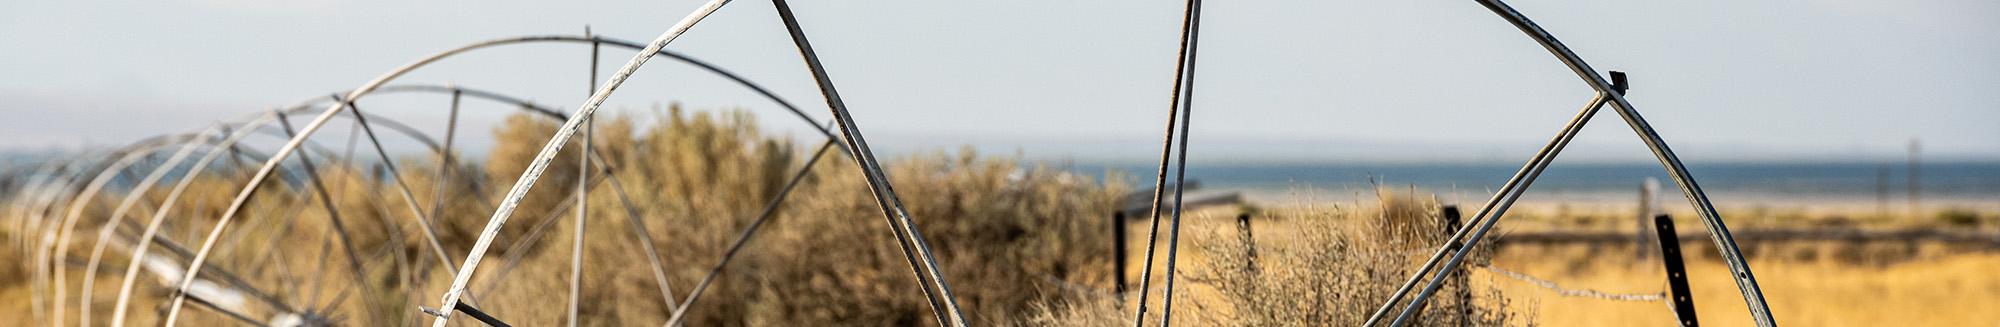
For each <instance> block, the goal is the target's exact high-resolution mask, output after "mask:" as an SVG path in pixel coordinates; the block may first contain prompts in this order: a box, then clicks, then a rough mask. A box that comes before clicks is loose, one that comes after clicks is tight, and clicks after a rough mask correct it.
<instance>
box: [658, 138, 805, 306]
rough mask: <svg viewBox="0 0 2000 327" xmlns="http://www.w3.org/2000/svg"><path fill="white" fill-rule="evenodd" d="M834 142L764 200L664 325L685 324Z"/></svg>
mask: <svg viewBox="0 0 2000 327" xmlns="http://www.w3.org/2000/svg"><path fill="white" fill-rule="evenodd" d="M834 143H836V142H835V141H834V139H827V140H826V143H824V144H820V146H819V150H814V151H813V156H812V159H807V160H806V165H805V166H804V167H799V172H798V173H794V174H792V180H791V181H787V182H785V187H784V188H781V189H778V194H777V195H776V196H773V197H772V198H771V202H770V203H766V204H764V210H763V212H762V213H758V214H757V219H755V220H751V221H750V226H745V227H743V232H742V233H740V234H738V235H737V236H736V243H734V244H730V245H729V250H725V251H723V252H722V259H721V260H718V261H716V263H715V266H714V267H712V268H709V269H708V275H706V276H702V277H701V282H700V283H696V284H695V285H694V288H693V289H691V290H689V291H688V292H689V293H688V297H687V302H682V303H681V305H680V306H679V308H676V309H674V313H673V315H672V316H669V317H668V318H667V323H666V324H665V325H662V326H667V327H672V326H678V325H680V324H681V319H682V318H683V317H685V315H686V314H687V310H688V308H689V307H693V306H694V301H695V300H696V299H699V298H701V294H702V292H703V291H706V290H708V284H709V283H710V282H713V281H715V276H716V275H719V274H721V273H722V268H723V267H725V266H727V265H729V260H730V259H734V258H736V252H737V251H741V250H743V245H745V244H749V243H750V237H751V236H755V235H757V229H758V227H763V226H764V221H766V220H770V218H771V216H772V215H773V214H775V213H777V211H778V204H780V203H784V201H785V198H786V197H787V196H789V195H791V194H792V189H793V188H794V187H797V186H798V185H799V181H802V180H805V178H806V175H807V174H810V173H812V168H813V166H817V165H818V164H819V159H820V158H821V157H823V156H825V155H826V150H827V149H829V148H833V145H834ZM667 300H668V301H672V300H673V299H671V298H669V299H667ZM669 305H671V304H669Z"/></svg>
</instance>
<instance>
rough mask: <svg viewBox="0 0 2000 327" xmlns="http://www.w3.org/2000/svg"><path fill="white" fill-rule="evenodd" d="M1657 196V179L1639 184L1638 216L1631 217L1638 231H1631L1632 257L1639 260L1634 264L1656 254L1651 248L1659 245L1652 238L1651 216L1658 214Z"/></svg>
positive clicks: (1649, 179) (1649, 178)
mask: <svg viewBox="0 0 2000 327" xmlns="http://www.w3.org/2000/svg"><path fill="white" fill-rule="evenodd" d="M1658 194H1660V180H1659V179H1656V178H1652V177H1647V178H1646V182H1644V183H1641V184H1639V214H1638V215H1635V216H1633V220H1634V221H1633V222H1634V223H1635V224H1632V225H1633V227H1636V228H1638V230H1634V231H1632V251H1633V252H1634V257H1635V258H1638V259H1639V260H1637V261H1636V262H1640V263H1642V264H1643V263H1644V262H1646V258H1651V257H1653V253H1654V252H1657V251H1655V250H1657V249H1654V248H1653V246H1655V245H1657V244H1659V239H1658V238H1655V237H1653V233H1652V232H1653V222H1652V218H1653V215H1656V214H1659V212H1660V210H1659V208H1658V207H1659V206H1660V204H1659V200H1660V197H1659V195H1658Z"/></svg>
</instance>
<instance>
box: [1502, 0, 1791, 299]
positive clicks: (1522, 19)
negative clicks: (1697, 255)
mask: <svg viewBox="0 0 2000 327" xmlns="http://www.w3.org/2000/svg"><path fill="white" fill-rule="evenodd" d="M1477 1H1478V2H1479V3H1480V4H1482V5H1485V6H1486V8H1487V9H1490V10H1492V11H1493V13H1495V14H1499V15H1500V16H1501V18H1505V19H1506V20H1507V22H1509V23H1512V24H1513V25H1514V27H1517V28H1519V29H1521V32H1524V33H1527V34H1528V36H1529V37H1530V38H1533V39H1535V42H1537V43H1541V44H1542V47H1543V48H1546V49H1548V50H1549V53H1550V54H1553V55H1555V56H1556V58H1558V59H1561V60H1562V62H1563V63H1564V64H1566V65H1568V66H1569V68H1570V70H1571V71H1572V72H1574V73H1576V75H1577V77H1579V78H1581V79H1583V80H1584V82H1585V83H1588V84H1590V87H1591V88H1592V89H1596V90H1597V92H1598V93H1601V94H1604V95H1607V96H1609V97H1610V99H1611V102H1610V104H1611V107H1612V108H1613V109H1616V110H1617V112H1618V115H1619V116H1621V117H1624V118H1625V123H1626V125H1630V126H1631V127H1632V131H1633V132H1635V133H1638V134H1639V138H1640V141H1642V142H1645V143H1646V147H1647V148H1650V149H1652V150H1653V156H1654V157H1657V158H1658V159H1659V160H1660V164H1661V165H1662V166H1664V167H1665V168H1666V169H1667V173H1669V174H1671V175H1672V177H1673V179H1674V183H1675V184H1679V185H1680V188H1681V193H1682V194H1683V195H1685V196H1687V199H1688V203H1690V204H1693V205H1694V207H1695V211H1696V213H1698V214H1699V216H1700V218H1701V222H1702V225H1705V226H1707V227H1708V233H1709V236H1710V237H1709V240H1711V241H1714V242H1715V248H1716V249H1717V250H1718V251H1720V252H1722V258H1723V263H1724V264H1725V265H1727V266H1729V272H1730V275H1731V276H1732V277H1733V279H1734V280H1735V281H1736V287H1737V291H1738V292H1740V293H1742V295H1743V302H1744V305H1746V306H1748V307H1749V309H1750V316H1751V318H1752V319H1754V320H1756V322H1757V325H1758V326H1760V327H1775V326H1777V322H1776V321H1774V320H1772V319H1771V308H1770V306H1769V305H1767V304H1765V303H1764V292H1763V291H1762V290H1760V289H1758V287H1757V278H1756V277H1755V275H1752V274H1751V272H1750V264H1749V263H1748V262H1745V261H1744V260H1743V253H1742V251H1741V250H1739V249H1737V247H1736V241H1735V240H1734V239H1732V238H1730V236H1729V226H1728V224H1725V223H1723V221H1722V216H1721V215H1720V214H1718V213H1716V210H1715V205H1714V204H1712V203H1710V202H1709V200H1708V195H1707V194H1706V193H1703V192H1702V190H1701V186H1700V185H1699V184H1696V183H1695V179H1694V176H1693V175H1692V174H1690V173H1688V171H1687V167H1686V166H1685V165H1683V164H1682V163H1681V160H1680V158H1679V157H1677V156H1675V155H1674V151H1673V149H1671V148H1668V147H1667V143H1666V141H1665V140H1663V139H1662V138H1661V137H1660V135H1659V133H1658V132H1657V131H1654V130H1653V127H1652V125H1651V124H1648V123H1646V119H1645V118H1643V117H1641V116H1639V111H1638V110H1637V109H1635V108H1634V107H1633V106H1632V103H1631V102H1628V101H1626V100H1625V95H1624V94H1622V93H1621V92H1619V90H1618V88H1616V87H1613V85H1612V84H1611V82H1609V81H1605V80H1604V78H1603V77H1602V76H1599V75H1598V74H1597V71H1596V70H1593V69H1592V68H1590V65H1589V64H1587V63H1584V62H1583V58H1581V57H1578V56H1577V55H1576V53H1575V52H1573V51H1570V50H1569V47H1567V46H1564V45H1563V44H1562V42H1561V41H1557V40H1556V38H1555V36H1554V35H1550V34H1549V32H1548V31H1547V30H1543V29H1542V27H1541V26H1538V25H1535V23H1534V22H1532V21H1529V20H1528V17H1527V16H1525V15H1522V14H1521V13H1520V12H1519V11H1515V10H1514V8H1512V7H1508V6H1507V4H1506V3H1502V2H1500V1H1499V0H1477Z"/></svg>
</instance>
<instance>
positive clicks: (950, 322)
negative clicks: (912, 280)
mask: <svg viewBox="0 0 2000 327" xmlns="http://www.w3.org/2000/svg"><path fill="white" fill-rule="evenodd" d="M771 2H772V4H773V5H774V6H775V7H777V10H778V18H779V19H780V20H782V21H784V23H785V30H786V31H787V32H790V34H791V36H792V43H793V44H795V45H797V46H798V48H799V55H800V57H803V59H805V62H806V68H807V69H809V70H811V71H812V75H813V81H814V82H815V83H816V84H818V85H819V90H820V95H821V96H822V97H824V98H825V99H826V104H827V109H829V110H831V111H832V112H833V117H834V121H835V122H836V123H838V125H839V126H840V133H841V136H842V137H843V138H844V139H845V140H846V142H847V147H848V153H850V154H853V156H854V161H855V162H856V163H857V165H856V166H857V168H859V169H861V172H862V175H863V176H864V177H866V178H865V179H866V180H867V181H868V186H869V187H868V190H869V192H870V193H871V194H873V195H874V196H875V202H876V204H877V205H878V206H880V208H881V209H882V218H883V219H886V220H888V223H889V227H890V229H891V230H892V231H894V232H895V233H894V234H895V235H896V241H897V243H898V245H899V246H901V248H902V250H903V257H904V259H905V260H907V261H908V262H909V264H910V269H911V270H912V271H913V272H914V273H916V275H917V283H918V284H920V285H921V286H922V288H923V290H924V297H925V298H926V299H927V300H929V301H930V305H931V311H932V313H934V314H936V316H937V319H938V324H940V325H944V326H966V323H965V314H964V313H963V312H961V311H960V310H959V308H958V301H957V300H955V299H953V298H952V295H951V287H950V285H948V284H947V283H945V280H944V273H943V272H942V271H940V269H939V268H938V265H937V258H935V257H933V256H932V255H931V250H930V246H929V245H927V244H925V243H924V238H923V235H922V234H920V233H918V231H917V226H916V223H915V222H913V221H911V220H910V215H909V212H908V211H905V210H904V209H903V203H902V200H900V199H898V198H897V197H896V191H895V190H894V189H892V188H891V187H890V186H889V178H888V176H887V175H885V174H883V173H882V167H881V165H880V164H879V163H877V162H876V161H875V155H874V153H873V152H871V151H869V148H868V142H867V140H866V139H865V138H863V137H862V135H861V129H860V127H859V126H856V125H855V123H854V117H853V116H852V115H850V114H848V113H847V104H846V103H844V102H842V101H841V100H840V92H839V91H836V90H834V87H833V80H832V79H831V78H829V77H828V76H827V74H826V68H825V67H824V66H822V65H820V62H819V55H817V54H814V53H813V50H812V44H811V43H810V42H808V41H807V40H806V35H805V31H803V30H801V29H800V28H799V22H798V19H797V18H796V17H793V15H792V8H791V5H789V4H786V3H785V0H772V1H771ZM919 258H921V260H919Z"/></svg>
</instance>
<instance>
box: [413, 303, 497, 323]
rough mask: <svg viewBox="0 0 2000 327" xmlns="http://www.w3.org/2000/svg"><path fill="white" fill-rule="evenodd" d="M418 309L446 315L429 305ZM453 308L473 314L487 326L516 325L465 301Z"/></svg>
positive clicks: (473, 316) (431, 313)
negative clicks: (481, 310)
mask: <svg viewBox="0 0 2000 327" xmlns="http://www.w3.org/2000/svg"><path fill="white" fill-rule="evenodd" d="M417 309H422V310H423V311H424V313H425V314H430V315H433V316H443V315H444V313H443V312H438V311H437V310H435V309H431V308H427V307H417ZM452 309H453V310H457V311H458V312H464V313H465V315H468V316H472V319H473V320H478V321H479V322H481V323H485V324H486V325H487V326H493V327H514V326H513V325H508V324H507V323H506V322H502V321H500V318H494V317H493V316H491V315H487V314H486V313H485V312H480V311H479V308H474V307H472V306H471V305H466V304H465V301H458V304H456V305H453V306H452Z"/></svg>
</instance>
